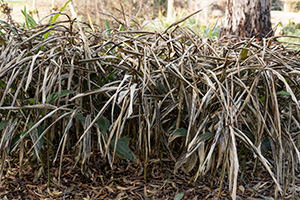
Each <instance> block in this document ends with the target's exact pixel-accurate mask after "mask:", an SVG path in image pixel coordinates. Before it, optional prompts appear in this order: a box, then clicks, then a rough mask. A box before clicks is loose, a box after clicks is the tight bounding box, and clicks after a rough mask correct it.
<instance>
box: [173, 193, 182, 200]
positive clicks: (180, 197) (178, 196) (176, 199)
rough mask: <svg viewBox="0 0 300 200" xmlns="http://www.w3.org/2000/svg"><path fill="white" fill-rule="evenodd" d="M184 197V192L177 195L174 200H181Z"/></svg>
mask: <svg viewBox="0 0 300 200" xmlns="http://www.w3.org/2000/svg"><path fill="white" fill-rule="evenodd" d="M183 197H184V192H181V193H177V194H176V195H175V197H174V200H180V199H182V198H183Z"/></svg>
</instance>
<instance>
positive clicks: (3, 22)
mask: <svg viewBox="0 0 300 200" xmlns="http://www.w3.org/2000/svg"><path fill="white" fill-rule="evenodd" d="M0 23H1V24H4V25H6V26H8V27H9V29H10V30H11V31H12V32H14V33H15V34H18V32H17V31H16V29H14V28H13V27H11V26H10V25H9V24H8V23H6V22H5V21H2V20H0ZM1 34H2V35H4V34H3V33H2V32H1Z"/></svg>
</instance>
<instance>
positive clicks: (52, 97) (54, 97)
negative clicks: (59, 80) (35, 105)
mask: <svg viewBox="0 0 300 200" xmlns="http://www.w3.org/2000/svg"><path fill="white" fill-rule="evenodd" d="M73 93H74V91H71V90H63V91H61V93H60V97H64V96H67V95H68V94H73ZM57 99H58V92H54V93H52V94H50V96H49V100H48V103H50V104H51V103H53V102H54V101H56V100H57Z"/></svg>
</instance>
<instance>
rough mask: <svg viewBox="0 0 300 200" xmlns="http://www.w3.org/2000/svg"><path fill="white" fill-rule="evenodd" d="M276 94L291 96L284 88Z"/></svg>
mask: <svg viewBox="0 0 300 200" xmlns="http://www.w3.org/2000/svg"><path fill="white" fill-rule="evenodd" d="M276 94H277V95H279V94H281V95H285V96H291V94H290V93H288V92H286V91H284V90H281V91H279V92H277V93H276Z"/></svg>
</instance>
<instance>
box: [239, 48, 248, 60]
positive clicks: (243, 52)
mask: <svg viewBox="0 0 300 200" xmlns="http://www.w3.org/2000/svg"><path fill="white" fill-rule="evenodd" d="M247 55H248V49H243V50H242V51H241V54H240V58H241V60H245V59H246V58H247Z"/></svg>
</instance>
